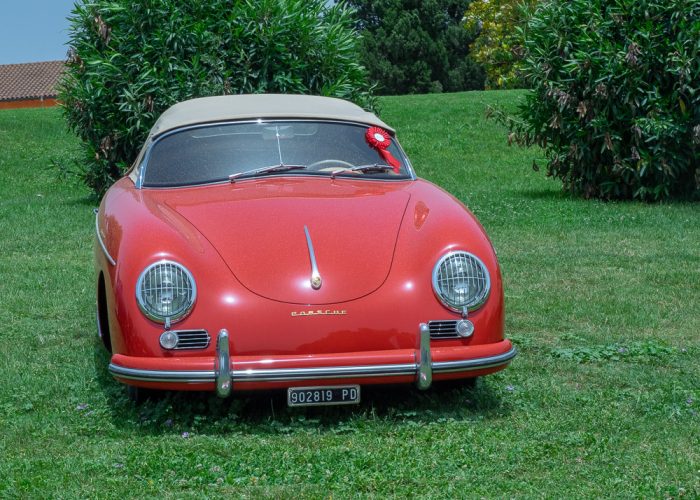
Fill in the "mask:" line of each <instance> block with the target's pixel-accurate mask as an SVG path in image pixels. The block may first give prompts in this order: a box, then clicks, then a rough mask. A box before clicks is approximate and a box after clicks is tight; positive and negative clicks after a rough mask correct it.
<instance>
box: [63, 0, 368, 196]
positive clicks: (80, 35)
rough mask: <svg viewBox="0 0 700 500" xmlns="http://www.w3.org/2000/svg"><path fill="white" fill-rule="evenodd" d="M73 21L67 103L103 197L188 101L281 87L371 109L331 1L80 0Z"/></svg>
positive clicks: (353, 50) (349, 25)
mask: <svg viewBox="0 0 700 500" xmlns="http://www.w3.org/2000/svg"><path fill="white" fill-rule="evenodd" d="M70 22H71V28H70V50H69V60H68V71H67V75H66V77H65V79H64V81H63V82H62V89H61V100H62V101H63V106H64V114H65V116H66V118H67V121H68V123H69V125H70V127H71V128H72V129H73V130H74V131H75V133H76V134H77V135H78V136H79V137H80V138H81V139H82V140H83V144H84V151H85V165H84V170H83V171H82V177H83V180H84V181H85V182H86V184H87V185H88V186H90V187H91V188H92V189H93V191H94V192H95V194H97V195H101V194H102V193H104V191H105V190H106V189H107V188H108V187H109V185H110V184H111V183H112V182H114V180H115V179H117V178H118V177H119V176H120V175H122V174H123V173H124V171H125V170H126V169H127V168H128V166H129V164H130V162H132V161H133V160H134V158H135V157H136V155H137V153H138V149H139V147H140V146H141V144H142V143H143V140H144V138H145V137H146V135H147V133H148V130H149V129H150V127H151V126H152V125H153V123H154V122H155V120H156V118H157V117H158V116H159V115H160V114H161V113H162V112H163V111H164V110H165V109H166V108H168V107H169V106H171V105H172V104H174V103H176V102H179V101H182V100H185V99H190V98H194V97H202V96H210V95H220V94H237V93H263V92H269V93H272V92H279V93H302V94H320V95H326V96H335V97H340V98H345V99H350V100H353V101H355V102H356V103H358V104H360V105H361V106H363V107H365V108H368V109H372V108H374V107H375V104H376V101H375V98H374V97H373V93H372V87H371V86H370V85H369V82H368V78H367V73H366V71H365V69H364V68H363V67H362V66H361V65H360V64H359V63H358V62H357V49H358V35H357V32H356V31H355V30H354V19H353V17H352V13H351V12H350V10H348V9H347V8H345V7H344V6H342V5H337V6H326V5H325V2H324V0H256V1H253V0H244V1H237V0H207V1H199V0H186V1H185V0H143V1H139V2H133V1H131V0H81V1H80V2H78V3H77V5H76V6H75V8H74V10H73V13H72V16H71V18H70Z"/></svg>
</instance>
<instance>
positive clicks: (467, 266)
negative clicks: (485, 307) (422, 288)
mask: <svg viewBox="0 0 700 500" xmlns="http://www.w3.org/2000/svg"><path fill="white" fill-rule="evenodd" d="M433 290H435V294H436V295H437V296H438V298H439V299H440V301H441V302H442V303H443V304H445V306H447V308H448V309H452V310H453V311H456V312H462V311H463V310H464V308H465V307H466V308H467V309H468V310H470V311H471V310H474V309H476V308H478V307H479V306H481V305H482V304H483V303H484V302H486V298H487V297H488V295H489V291H490V290H491V279H490V277H489V272H488V270H487V269H486V266H485V265H484V263H483V262H481V260H479V259H478V258H477V257H476V256H475V255H472V254H470V253H469V252H450V253H448V254H445V255H444V256H443V257H442V258H441V259H440V260H439V261H438V262H437V264H435V268H434V269H433Z"/></svg>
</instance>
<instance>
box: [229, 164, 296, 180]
mask: <svg viewBox="0 0 700 500" xmlns="http://www.w3.org/2000/svg"><path fill="white" fill-rule="evenodd" d="M306 168H307V167H306V165H285V164H284V163H278V164H277V165H270V166H269V167H261V168H254V169H252V170H246V171H245V172H238V173H236V174H231V175H229V176H228V180H230V181H231V182H236V179H238V178H240V177H244V176H248V175H250V176H255V175H263V174H270V173H273V172H286V171H287V170H305V169H306Z"/></svg>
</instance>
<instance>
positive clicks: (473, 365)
mask: <svg viewBox="0 0 700 500" xmlns="http://www.w3.org/2000/svg"><path fill="white" fill-rule="evenodd" d="M516 354H518V350H517V349H516V348H515V347H512V348H511V349H510V351H508V352H504V353H503V354H498V355H496V356H488V357H486V358H476V359H463V360H459V361H439V362H437V363H433V371H434V372H436V373H453V372H465V371H473V370H482V369H484V368H493V367H494V366H500V365H505V364H508V363H510V361H511V360H512V359H513V358H514V357H515V355H516Z"/></svg>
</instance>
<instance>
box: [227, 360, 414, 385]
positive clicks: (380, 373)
mask: <svg viewBox="0 0 700 500" xmlns="http://www.w3.org/2000/svg"><path fill="white" fill-rule="evenodd" d="M415 373H416V365H415V364H413V363H404V364H399V365H368V366H329V367H321V368H271V369H269V370H258V369H248V370H233V371H232V372H231V376H232V377H233V380H234V381H236V382H281V381H286V380H290V381H291V380H306V379H328V378H353V377H395V376H400V375H414V374H415Z"/></svg>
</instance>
